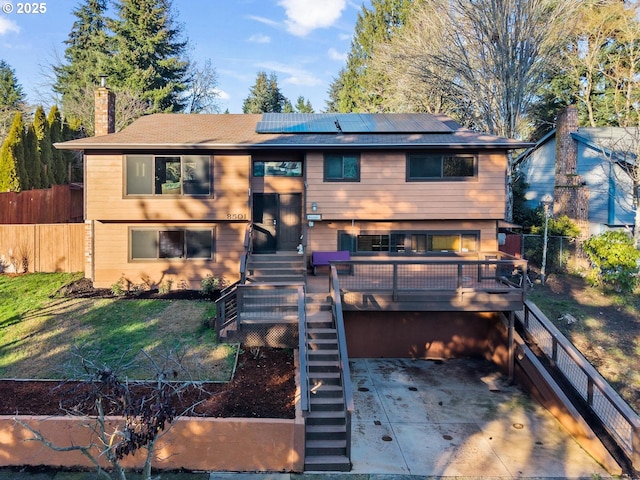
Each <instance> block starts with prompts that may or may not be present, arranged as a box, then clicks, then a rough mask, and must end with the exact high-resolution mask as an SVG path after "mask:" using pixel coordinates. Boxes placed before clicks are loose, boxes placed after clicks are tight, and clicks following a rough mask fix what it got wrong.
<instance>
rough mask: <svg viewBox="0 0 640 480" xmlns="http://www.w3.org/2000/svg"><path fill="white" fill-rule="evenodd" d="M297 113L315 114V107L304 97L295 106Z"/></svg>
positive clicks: (299, 98)
mask: <svg viewBox="0 0 640 480" xmlns="http://www.w3.org/2000/svg"><path fill="white" fill-rule="evenodd" d="M295 109H296V112H298V113H313V107H312V106H311V102H310V101H309V100H305V98H304V97H303V96H300V97H298V100H297V101H296V105H295Z"/></svg>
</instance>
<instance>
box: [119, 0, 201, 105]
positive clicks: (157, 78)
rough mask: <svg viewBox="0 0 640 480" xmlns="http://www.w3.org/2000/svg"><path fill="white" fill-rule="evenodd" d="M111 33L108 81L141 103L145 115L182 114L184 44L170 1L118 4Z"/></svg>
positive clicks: (186, 64)
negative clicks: (145, 112)
mask: <svg viewBox="0 0 640 480" xmlns="http://www.w3.org/2000/svg"><path fill="white" fill-rule="evenodd" d="M117 14H118V19H116V20H113V21H111V22H109V24H110V28H111V30H112V31H113V34H114V37H113V54H114V56H113V59H112V64H111V65H110V72H109V74H110V82H111V84H112V85H113V86H114V87H115V89H116V90H118V89H122V90H126V91H129V92H130V93H132V94H135V95H138V96H139V97H140V98H142V99H144V100H145V101H146V102H147V105H148V112H149V113H151V112H169V111H182V110H183V108H184V102H185V100H184V97H183V96H182V95H181V94H182V92H184V91H185V90H186V89H187V87H188V79H187V76H186V74H187V70H188V67H189V62H188V61H187V60H186V57H185V50H186V47H187V42H186V41H185V40H182V39H181V38H180V37H181V34H182V32H181V29H180V27H179V25H177V23H176V22H175V20H174V17H173V13H172V4H171V0H120V3H119V4H118V5H117Z"/></svg>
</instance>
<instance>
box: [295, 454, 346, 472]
mask: <svg viewBox="0 0 640 480" xmlns="http://www.w3.org/2000/svg"><path fill="white" fill-rule="evenodd" d="M304 469H305V471H319V472H326V471H335V472H348V471H350V470H351V462H350V461H349V458H347V457H346V456H344V455H317V456H316V455H313V456H311V457H305V460H304Z"/></svg>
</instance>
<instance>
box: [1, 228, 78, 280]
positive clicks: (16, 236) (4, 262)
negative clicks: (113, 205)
mask: <svg viewBox="0 0 640 480" xmlns="http://www.w3.org/2000/svg"><path fill="white" fill-rule="evenodd" d="M84 238H85V225H84V223H57V224H45V225H0V271H5V272H24V271H28V272H83V271H84Z"/></svg>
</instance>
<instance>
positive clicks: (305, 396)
mask: <svg viewBox="0 0 640 480" xmlns="http://www.w3.org/2000/svg"><path fill="white" fill-rule="evenodd" d="M304 306H305V291H304V285H300V286H298V351H299V352H300V355H299V357H300V358H299V362H300V410H302V414H303V415H304V414H306V413H308V412H309V410H310V406H311V389H310V388H309V349H308V348H307V318H306V313H305V308H304Z"/></svg>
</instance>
